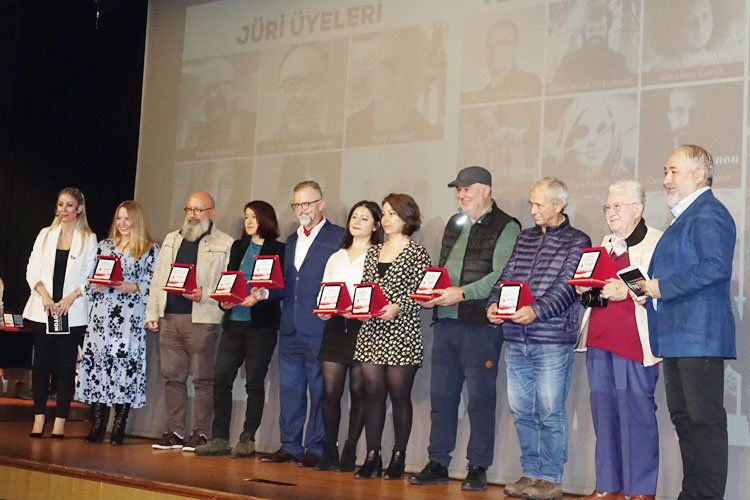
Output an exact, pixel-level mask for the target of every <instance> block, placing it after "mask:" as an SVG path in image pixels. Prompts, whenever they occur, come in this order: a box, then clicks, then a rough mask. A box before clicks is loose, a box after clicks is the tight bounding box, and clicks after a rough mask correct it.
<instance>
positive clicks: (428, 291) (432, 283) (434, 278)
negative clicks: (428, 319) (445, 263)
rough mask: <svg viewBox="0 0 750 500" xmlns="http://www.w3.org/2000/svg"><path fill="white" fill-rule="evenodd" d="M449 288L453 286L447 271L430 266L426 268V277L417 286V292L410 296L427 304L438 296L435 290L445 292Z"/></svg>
mask: <svg viewBox="0 0 750 500" xmlns="http://www.w3.org/2000/svg"><path fill="white" fill-rule="evenodd" d="M449 286H451V280H450V276H448V270H447V269H445V268H444V267H431V266H428V267H425V268H424V276H423V277H422V281H420V282H419V285H418V286H417V291H416V292H415V293H412V294H409V297H411V298H412V299H414V300H418V301H421V302H425V301H428V300H432V299H434V298H435V297H437V296H438V294H436V293H435V290H444V289H446V288H448V287H449Z"/></svg>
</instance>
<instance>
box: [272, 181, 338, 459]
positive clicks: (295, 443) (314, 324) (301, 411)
mask: <svg viewBox="0 0 750 500" xmlns="http://www.w3.org/2000/svg"><path fill="white" fill-rule="evenodd" d="M324 207H325V200H324V199H323V191H322V190H321V188H320V185H318V183H317V182H315V181H304V182H300V183H299V184H297V185H296V186H295V187H294V190H293V192H292V210H294V213H295V215H296V216H297V218H298V219H299V222H300V227H299V228H298V229H297V231H296V232H295V233H293V234H292V235H291V236H289V238H287V240H286V250H285V254H284V302H283V305H282V308H281V326H280V328H279V397H280V400H281V411H280V413H279V427H280V434H281V448H279V449H278V450H277V451H275V452H274V453H272V454H271V455H268V456H266V457H263V458H261V461H262V462H274V463H279V462H297V464H299V465H300V466H303V467H314V466H315V464H317V462H318V460H319V459H320V457H321V455H322V454H323V446H324V444H325V432H324V430H323V420H322V418H321V414H320V403H321V401H322V398H323V375H322V373H321V370H320V362H319V361H318V351H320V342H321V339H322V338H323V321H322V320H320V319H319V318H318V317H317V316H315V315H314V314H313V309H315V306H316V304H315V301H316V298H317V296H318V290H319V289H320V282H321V280H322V279H323V270H324V269H325V266H326V262H328V257H330V256H331V254H332V253H334V252H335V251H336V250H338V249H339V248H340V247H341V238H342V236H343V234H344V230H343V229H342V228H341V227H340V226H337V225H335V224H332V223H331V222H328V221H327V220H326V219H325V218H324V217H323V208H324ZM308 391H309V394H310V401H309V407H310V412H309V413H310V417H309V419H308V421H307V430H306V432H305V442H304V445H303V443H302V433H303V431H305V416H306V415H307V412H308V397H307V394H308Z"/></svg>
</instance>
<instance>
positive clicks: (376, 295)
mask: <svg viewBox="0 0 750 500" xmlns="http://www.w3.org/2000/svg"><path fill="white" fill-rule="evenodd" d="M387 305H388V300H386V298H385V295H383V291H382V290H381V289H380V286H379V285H378V284H377V283H360V284H358V285H354V297H352V314H351V315H350V316H349V317H350V318H353V319H368V318H372V317H374V316H382V315H383V311H382V309H383V307H385V306H387Z"/></svg>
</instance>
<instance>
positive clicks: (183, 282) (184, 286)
mask: <svg viewBox="0 0 750 500" xmlns="http://www.w3.org/2000/svg"><path fill="white" fill-rule="evenodd" d="M195 288H196V284H195V266H194V265H192V264H179V263H176V262H175V263H174V264H172V269H171V270H170V271H169V277H168V278H167V284H166V285H164V287H163V289H164V290H165V291H167V292H170V293H190V292H192V291H193V290H195Z"/></svg>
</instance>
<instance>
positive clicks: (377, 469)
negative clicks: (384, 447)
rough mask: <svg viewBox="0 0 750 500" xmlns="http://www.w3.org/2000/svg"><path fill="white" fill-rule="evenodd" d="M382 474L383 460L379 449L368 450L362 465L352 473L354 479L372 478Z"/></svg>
mask: <svg viewBox="0 0 750 500" xmlns="http://www.w3.org/2000/svg"><path fill="white" fill-rule="evenodd" d="M382 474H383V460H382V459H381V458H380V450H370V451H368V452H367V458H366V459H365V463H364V464H362V467H360V468H359V470H358V471H357V472H356V473H355V474H354V479H374V478H376V477H380V476H381V475H382Z"/></svg>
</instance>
